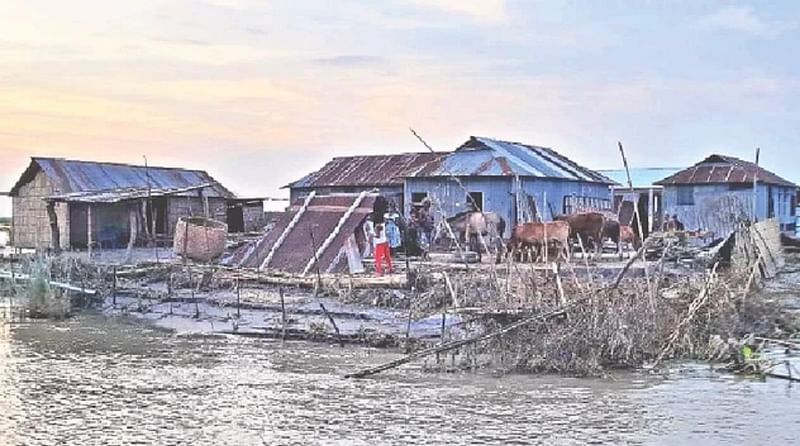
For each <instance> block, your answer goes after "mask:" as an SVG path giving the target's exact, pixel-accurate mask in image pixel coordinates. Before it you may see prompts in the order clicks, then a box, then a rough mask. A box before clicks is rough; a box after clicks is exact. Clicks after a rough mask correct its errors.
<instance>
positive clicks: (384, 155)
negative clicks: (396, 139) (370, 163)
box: [331, 151, 450, 160]
mask: <svg viewBox="0 0 800 446" xmlns="http://www.w3.org/2000/svg"><path fill="white" fill-rule="evenodd" d="M447 153H450V152H430V151H427V152H400V153H374V154H373V153H371V154H368V155H339V156H334V157H333V158H331V159H334V160H336V159H346V158H368V157H369V158H378V157H389V156H404V155H443V154H447Z"/></svg>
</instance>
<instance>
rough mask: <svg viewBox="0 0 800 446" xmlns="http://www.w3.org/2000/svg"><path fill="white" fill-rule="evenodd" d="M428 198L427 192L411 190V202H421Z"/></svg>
mask: <svg viewBox="0 0 800 446" xmlns="http://www.w3.org/2000/svg"><path fill="white" fill-rule="evenodd" d="M426 198H428V193H427V192H411V204H420V203H422V202H423V201H425V199H426Z"/></svg>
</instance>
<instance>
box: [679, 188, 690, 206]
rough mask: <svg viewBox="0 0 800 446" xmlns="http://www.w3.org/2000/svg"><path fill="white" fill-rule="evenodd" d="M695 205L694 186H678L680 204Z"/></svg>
mask: <svg viewBox="0 0 800 446" xmlns="http://www.w3.org/2000/svg"><path fill="white" fill-rule="evenodd" d="M693 205H694V186H678V206H693Z"/></svg>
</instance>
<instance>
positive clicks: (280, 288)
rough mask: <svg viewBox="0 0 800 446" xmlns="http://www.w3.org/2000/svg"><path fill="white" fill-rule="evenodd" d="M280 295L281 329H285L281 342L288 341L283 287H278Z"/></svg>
mask: <svg viewBox="0 0 800 446" xmlns="http://www.w3.org/2000/svg"><path fill="white" fill-rule="evenodd" d="M278 295H279V296H280V297H281V328H282V329H283V333H281V341H285V340H286V300H285V299H284V297H283V287H282V286H278Z"/></svg>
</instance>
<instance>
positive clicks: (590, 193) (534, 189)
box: [520, 178, 612, 220]
mask: <svg viewBox="0 0 800 446" xmlns="http://www.w3.org/2000/svg"><path fill="white" fill-rule="evenodd" d="M520 182H521V183H522V190H523V191H524V192H525V193H526V194H527V195H529V196H531V197H533V198H534V199H535V200H536V203H537V206H538V207H539V209H538V212H540V213H541V215H542V216H543V217H544V219H545V220H552V219H553V215H552V212H551V209H552V211H553V212H555V213H557V214H561V213H563V212H564V197H567V196H570V195H574V196H578V197H592V198H600V199H604V200H609V201H612V196H611V189H610V188H609V186H608V185H606V184H599V183H587V182H582V181H558V180H551V179H541V178H521V179H520ZM545 197H546V201H545Z"/></svg>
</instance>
